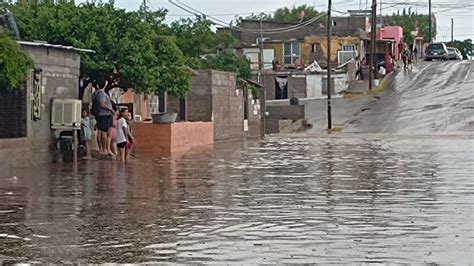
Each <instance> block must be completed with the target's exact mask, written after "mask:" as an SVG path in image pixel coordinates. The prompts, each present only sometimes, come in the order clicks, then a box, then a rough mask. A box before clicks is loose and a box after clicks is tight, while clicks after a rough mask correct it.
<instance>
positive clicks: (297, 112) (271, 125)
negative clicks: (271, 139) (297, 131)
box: [265, 105, 305, 134]
mask: <svg viewBox="0 0 474 266" xmlns="http://www.w3.org/2000/svg"><path fill="white" fill-rule="evenodd" d="M267 111H268V113H269V116H268V117H267V118H266V119H265V133H266V134H274V133H279V121H280V120H283V119H290V120H292V121H293V122H295V121H296V120H299V119H303V118H305V106H304V105H285V106H267Z"/></svg>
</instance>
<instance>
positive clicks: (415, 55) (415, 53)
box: [413, 45, 418, 62]
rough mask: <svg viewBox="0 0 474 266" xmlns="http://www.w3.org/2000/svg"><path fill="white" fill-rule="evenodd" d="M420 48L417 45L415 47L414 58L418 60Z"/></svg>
mask: <svg viewBox="0 0 474 266" xmlns="http://www.w3.org/2000/svg"><path fill="white" fill-rule="evenodd" d="M417 54H418V48H417V47H416V45H415V48H414V49H413V60H414V61H415V62H416V61H417V60H418V55H417Z"/></svg>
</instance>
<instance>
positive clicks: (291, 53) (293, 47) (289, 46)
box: [284, 42, 300, 65]
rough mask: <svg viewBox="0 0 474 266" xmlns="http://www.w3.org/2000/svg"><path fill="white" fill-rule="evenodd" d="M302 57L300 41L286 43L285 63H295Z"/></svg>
mask: <svg viewBox="0 0 474 266" xmlns="http://www.w3.org/2000/svg"><path fill="white" fill-rule="evenodd" d="M299 58H300V44H299V43H298V42H287V43H285V51H284V63H285V64H287V65H288V64H294V63H295V61H296V59H299Z"/></svg>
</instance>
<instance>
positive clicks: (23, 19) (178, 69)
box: [8, 2, 187, 94]
mask: <svg viewBox="0 0 474 266" xmlns="http://www.w3.org/2000/svg"><path fill="white" fill-rule="evenodd" d="M8 9H9V10H11V11H12V12H13V13H14V14H15V16H16V18H17V22H18V27H19V29H20V34H21V36H22V37H23V38H25V39H29V40H42V41H47V42H49V43H53V44H61V45H72V46H75V47H79V48H87V49H92V50H94V51H95V53H84V54H82V58H81V71H82V73H83V74H84V75H87V76H92V77H94V76H97V75H98V74H99V73H111V72H112V70H113V69H114V68H118V69H120V72H121V82H123V84H125V87H129V86H130V87H133V88H134V89H135V90H136V91H138V92H141V91H143V92H152V93H162V92H163V90H164V87H163V84H174V85H175V86H169V90H170V93H171V94H185V93H186V92H187V85H182V86H181V85H180V86H178V85H176V84H175V83H176V82H184V81H186V75H183V73H184V72H183V69H184V60H181V59H180V60H176V58H174V59H173V60H174V61H166V60H167V59H163V56H162V55H161V54H160V52H158V51H157V49H158V48H160V49H163V46H166V45H170V46H171V47H167V48H168V49H170V50H173V51H175V52H176V51H179V49H177V47H176V43H175V42H173V41H164V40H163V38H159V35H160V34H163V33H165V32H167V31H168V28H167V27H166V26H165V25H164V24H163V20H164V17H165V14H166V11H164V10H159V11H157V12H149V13H148V12H147V13H144V12H142V11H136V12H127V11H125V10H123V9H117V8H115V7H114V5H113V2H111V3H108V4H100V5H98V4H95V3H83V4H81V5H79V6H75V5H74V4H73V3H70V2H64V3H58V4H54V3H52V2H45V3H40V4H28V3H22V2H18V3H16V4H12V5H9V6H8ZM179 52H180V51H179ZM170 60H171V59H170ZM171 64H172V66H170V65H171ZM163 69H167V71H168V72H167V73H163ZM122 86H123V87H124V85H122ZM178 90H182V91H178Z"/></svg>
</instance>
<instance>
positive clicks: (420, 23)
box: [386, 8, 436, 45]
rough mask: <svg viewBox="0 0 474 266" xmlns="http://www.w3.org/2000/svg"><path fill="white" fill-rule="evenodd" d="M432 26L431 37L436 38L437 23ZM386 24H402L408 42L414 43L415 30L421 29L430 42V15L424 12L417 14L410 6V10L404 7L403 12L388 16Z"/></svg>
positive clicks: (424, 39)
mask: <svg viewBox="0 0 474 266" xmlns="http://www.w3.org/2000/svg"><path fill="white" fill-rule="evenodd" d="M432 21H433V25H432V27H431V38H432V39H435V38H436V23H434V21H435V20H434V19H433V20H432ZM386 25H393V26H400V27H402V28H403V39H404V41H405V42H406V43H408V44H410V45H411V44H413V36H412V34H411V33H412V32H413V31H416V30H418V31H420V32H421V33H422V35H423V41H424V42H428V39H429V16H428V15H423V14H417V13H415V12H413V11H412V10H411V8H409V9H408V10H406V9H403V10H402V13H401V14H400V12H397V13H394V14H393V15H392V16H389V17H387V20H386Z"/></svg>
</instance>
